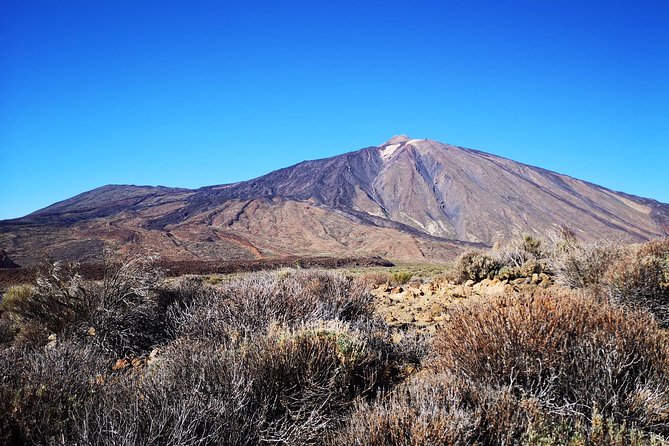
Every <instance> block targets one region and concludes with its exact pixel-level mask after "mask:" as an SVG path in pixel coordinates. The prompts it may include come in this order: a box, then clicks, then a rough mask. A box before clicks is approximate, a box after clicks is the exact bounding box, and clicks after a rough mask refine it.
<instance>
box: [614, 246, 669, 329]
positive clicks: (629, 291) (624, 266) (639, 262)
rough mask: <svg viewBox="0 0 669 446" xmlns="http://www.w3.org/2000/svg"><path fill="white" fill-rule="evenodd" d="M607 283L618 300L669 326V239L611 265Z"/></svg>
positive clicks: (638, 249)
mask: <svg viewBox="0 0 669 446" xmlns="http://www.w3.org/2000/svg"><path fill="white" fill-rule="evenodd" d="M603 280H604V282H605V286H606V288H607V291H608V293H609V295H610V297H611V298H612V299H613V300H614V301H616V302H619V303H622V304H625V305H628V306H632V307H637V306H641V307H643V308H646V309H648V310H649V311H650V312H651V313H653V314H654V315H655V316H656V317H657V318H658V320H659V321H660V322H661V323H662V324H663V325H664V326H665V327H667V326H669V239H663V240H657V241H652V242H649V243H646V244H644V245H641V246H640V247H638V248H636V249H633V250H632V252H631V253H629V254H628V255H626V256H624V257H622V258H620V259H618V261H616V262H615V263H613V264H612V265H611V267H610V268H609V269H608V270H607V271H606V273H605V274H604V279H603Z"/></svg>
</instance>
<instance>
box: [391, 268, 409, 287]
mask: <svg viewBox="0 0 669 446" xmlns="http://www.w3.org/2000/svg"><path fill="white" fill-rule="evenodd" d="M412 277H413V274H411V273H410V272H408V271H398V272H396V273H392V274H391V275H390V284H391V285H393V286H402V285H406V284H407V283H409V281H410V280H411V278H412Z"/></svg>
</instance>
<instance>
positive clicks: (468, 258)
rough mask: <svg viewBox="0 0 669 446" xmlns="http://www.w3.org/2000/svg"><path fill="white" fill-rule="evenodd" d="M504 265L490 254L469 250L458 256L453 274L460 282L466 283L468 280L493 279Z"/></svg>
mask: <svg viewBox="0 0 669 446" xmlns="http://www.w3.org/2000/svg"><path fill="white" fill-rule="evenodd" d="M502 266H503V265H501V264H500V263H499V262H498V261H497V260H496V259H494V258H493V257H491V256H489V255H488V254H484V253H481V252H475V251H468V252H465V253H463V254H461V255H460V257H458V259H457V260H456V262H455V266H454V267H453V271H452V274H453V276H454V279H455V280H456V281H457V282H459V283H464V282H467V281H468V280H473V281H474V282H479V281H481V280H483V279H492V278H493V277H494V276H495V275H496V274H497V273H498V272H499V270H500V268H501V267H502Z"/></svg>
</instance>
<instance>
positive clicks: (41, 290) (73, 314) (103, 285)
mask: <svg viewBox="0 0 669 446" xmlns="http://www.w3.org/2000/svg"><path fill="white" fill-rule="evenodd" d="M162 277H163V276H162V272H161V271H160V270H159V269H156V268H154V267H153V265H152V262H151V259H148V260H147V259H144V258H133V259H129V260H127V261H125V262H123V263H112V262H110V261H108V262H107V263H105V265H104V276H103V279H102V280H101V281H99V282H90V281H85V280H83V279H82V277H81V276H80V275H79V274H78V272H77V267H76V265H74V264H69V265H65V264H62V263H60V262H55V263H50V264H47V265H46V266H45V267H44V268H43V269H42V270H41V272H40V273H39V274H38V276H37V279H36V283H35V286H34V287H31V288H26V289H22V290H20V291H21V292H20V293H19V292H18V291H17V292H16V293H14V294H12V293H10V294H9V298H8V299H5V300H4V301H3V303H2V308H3V310H4V311H6V312H8V313H9V314H10V315H12V316H13V317H15V318H18V319H19V320H20V321H21V323H20V326H21V331H22V332H25V336H22V337H23V338H26V339H31V338H32V339H34V342H35V343H36V345H39V344H40V341H39V339H41V343H42V344H44V343H46V336H41V335H40V336H39V337H36V336H32V335H31V333H47V334H52V333H53V334H57V335H61V334H62V335H65V336H75V337H80V338H84V339H89V340H90V341H91V342H94V343H95V344H96V345H98V346H99V347H101V348H102V349H104V350H106V351H108V352H110V353H114V354H116V355H119V356H122V355H127V354H139V353H143V352H146V351H148V350H150V349H151V348H152V347H153V346H154V345H156V344H159V343H161V342H164V341H165V340H166V334H165V326H164V320H163V317H162V315H161V314H160V311H159V310H160V309H159V307H158V302H157V290H158V287H159V286H160V285H161V283H162ZM20 335H21V333H20Z"/></svg>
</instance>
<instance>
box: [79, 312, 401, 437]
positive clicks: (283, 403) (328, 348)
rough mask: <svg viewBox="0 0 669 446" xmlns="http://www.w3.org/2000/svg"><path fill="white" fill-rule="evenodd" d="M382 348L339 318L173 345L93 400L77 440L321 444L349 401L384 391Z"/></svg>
mask: <svg viewBox="0 0 669 446" xmlns="http://www.w3.org/2000/svg"><path fill="white" fill-rule="evenodd" d="M390 348H391V346H390V344H385V341H382V342H381V344H379V343H378V342H375V341H374V340H373V339H372V338H370V336H369V334H367V333H363V332H359V331H356V330H352V329H351V328H350V326H349V325H348V324H345V323H341V322H333V323H323V324H311V325H306V326H302V327H300V328H297V329H287V330H283V329H278V328H275V329H272V330H271V331H270V332H269V333H268V334H267V335H266V336H263V337H257V338H256V339H255V340H254V341H253V342H241V343H235V344H228V345H219V344H215V343H211V342H193V341H188V342H182V341H176V342H174V343H172V344H171V345H170V346H168V347H167V348H166V349H165V350H164V351H163V353H162V354H161V356H160V359H159V362H158V364H157V365H156V366H151V365H150V366H149V367H148V370H147V371H146V373H145V374H143V375H132V374H130V375H125V376H123V377H122V379H123V381H120V382H119V383H118V384H120V385H113V386H106V387H105V390H104V391H103V392H101V393H99V394H98V396H97V398H96V400H95V401H94V402H93V403H92V404H90V405H89V406H88V407H87V408H86V410H85V411H84V414H85V416H84V417H82V420H81V423H80V425H79V429H78V433H77V436H78V441H77V442H78V443H82V444H95V445H110V446H111V445H121V446H123V445H135V444H147V443H149V442H150V443H151V444H155V445H174V444H180V445H196V444H197V445H200V444H206V445H209V444H211V445H218V444H226V445H256V444H260V443H278V444H285V445H304V444H321V443H322V441H321V439H322V437H323V435H324V433H325V432H327V431H328V430H330V429H333V428H334V427H336V426H338V425H339V424H340V423H341V421H342V420H343V419H344V417H345V415H346V413H347V412H348V411H349V410H350V409H351V407H352V404H353V401H354V398H355V397H356V396H359V395H366V394H369V393H370V392H372V391H373V389H374V388H375V387H378V386H382V385H384V383H385V382H386V379H387V369H388V366H389V364H390V363H389V362H388V358H389V357H388V355H387V354H386V353H385V352H386V351H388V349H390ZM119 389H121V390H119ZM149 440H150V441H149Z"/></svg>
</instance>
